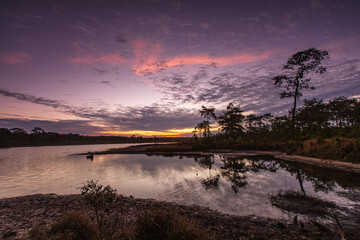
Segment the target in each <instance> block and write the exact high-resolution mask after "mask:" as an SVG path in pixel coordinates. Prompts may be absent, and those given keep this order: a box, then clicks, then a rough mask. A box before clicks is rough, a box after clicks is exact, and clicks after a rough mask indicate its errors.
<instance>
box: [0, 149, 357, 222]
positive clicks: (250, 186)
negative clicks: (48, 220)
mask: <svg viewBox="0 0 360 240" xmlns="http://www.w3.org/2000/svg"><path fill="white" fill-rule="evenodd" d="M130 145H134V144H104V145H75V146H74V145H72V146H46V147H21V148H7V149H0V183H1V185H0V198H7V197H15V196H22V195H30V194H37V193H56V194H71V193H80V191H79V189H78V188H79V187H80V186H82V185H83V184H84V183H86V181H88V180H91V179H93V180H98V181H99V183H100V184H103V185H108V184H109V185H110V186H111V187H113V188H115V189H116V190H117V191H118V193H120V194H123V195H126V196H129V195H132V196H134V197H137V198H154V199H157V200H165V201H173V202H176V203H180V204H186V205H191V204H197V205H201V206H205V207H209V208H210V209H213V210H217V211H219V212H223V213H229V214H237V215H246V214H255V215H258V216H264V217H273V218H283V217H285V216H286V215H287V213H284V212H282V211H281V210H279V209H278V208H276V207H273V206H272V205H271V204H270V201H269V195H272V194H276V193H278V192H279V191H284V190H297V191H305V192H306V193H307V194H310V195H314V196H319V197H321V198H324V199H329V200H331V201H333V202H335V203H336V204H338V205H339V206H345V207H351V206H352V205H354V204H357V203H356V202H353V201H351V200H349V199H347V198H345V197H343V195H342V194H339V193H343V192H347V191H359V186H360V178H359V176H358V175H354V174H352V173H344V172H339V171H334V170H326V169H323V168H317V167H314V166H309V165H299V164H297V163H292V162H282V161H277V160H274V159H272V158H270V157H266V156H263V157H256V158H255V157H247V158H243V157H242V158H225V157H221V156H219V155H209V156H147V155H145V154H113V155H95V156H94V160H93V161H91V160H88V159H86V157H85V156H84V155H76V154H78V153H84V152H88V151H102V150H106V149H109V148H115V147H126V146H130Z"/></svg>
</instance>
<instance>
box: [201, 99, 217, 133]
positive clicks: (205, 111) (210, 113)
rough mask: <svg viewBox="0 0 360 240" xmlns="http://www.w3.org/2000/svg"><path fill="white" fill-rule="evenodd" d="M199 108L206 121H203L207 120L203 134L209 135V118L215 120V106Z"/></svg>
mask: <svg viewBox="0 0 360 240" xmlns="http://www.w3.org/2000/svg"><path fill="white" fill-rule="evenodd" d="M201 108H202V109H201V110H199V112H200V114H201V116H203V117H204V118H205V119H206V121H204V122H207V123H208V124H209V125H208V127H207V129H206V132H205V133H204V135H205V136H208V137H210V123H211V122H210V121H211V119H213V120H216V118H217V117H216V115H215V108H211V107H210V108H207V107H205V106H201Z"/></svg>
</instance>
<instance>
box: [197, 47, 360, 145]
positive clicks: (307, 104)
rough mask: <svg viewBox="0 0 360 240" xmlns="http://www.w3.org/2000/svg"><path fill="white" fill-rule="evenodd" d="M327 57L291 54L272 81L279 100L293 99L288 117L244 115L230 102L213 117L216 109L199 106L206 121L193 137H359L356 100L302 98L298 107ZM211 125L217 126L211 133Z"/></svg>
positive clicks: (315, 52) (309, 52) (319, 53)
mask: <svg viewBox="0 0 360 240" xmlns="http://www.w3.org/2000/svg"><path fill="white" fill-rule="evenodd" d="M326 58H329V54H328V52H327V51H321V50H317V49H315V48H310V49H308V50H305V51H301V52H298V53H295V54H294V55H292V56H291V57H290V58H289V59H288V61H287V63H286V64H285V65H284V66H283V70H285V73H283V74H280V75H277V76H275V77H274V78H272V81H273V84H274V86H275V87H277V88H283V89H284V91H283V92H281V93H280V98H281V99H283V98H292V99H293V107H292V108H291V109H290V110H289V111H288V114H287V115H283V116H274V115H272V114H271V113H266V114H262V115H255V114H250V115H247V116H245V115H244V114H243V112H244V111H243V110H242V109H241V108H240V106H236V105H234V104H233V103H229V104H228V105H227V107H226V110H225V111H223V112H222V113H220V114H218V115H216V113H215V108H213V107H205V106H202V109H200V110H199V112H200V114H201V116H203V117H204V118H205V120H204V121H202V122H200V123H199V124H197V125H196V126H195V129H194V131H193V137H194V138H195V139H199V138H202V139H203V142H211V141H210V140H211V138H217V139H219V138H225V139H228V140H231V141H232V142H234V141H238V142H242V141H243V140H245V141H257V140H259V141H262V142H264V141H288V140H292V141H295V140H306V139H311V138H317V137H324V138H330V137H339V136H343V137H350V138H351V137H355V138H359V137H360V131H359V130H360V104H359V101H358V100H357V99H355V98H352V99H349V98H347V97H344V96H341V97H337V98H334V99H332V100H330V101H329V102H324V101H323V100H322V99H318V98H312V99H305V100H304V104H303V105H302V106H301V107H298V102H299V100H300V98H301V97H302V95H303V91H304V90H313V89H315V87H313V86H311V84H310V80H311V79H310V77H309V75H310V74H311V73H312V74H323V73H325V72H326V68H325V67H323V66H322V65H321V64H322V61H323V60H324V59H326ZM211 126H216V127H218V130H219V131H217V133H216V134H212V133H211V131H210V129H211Z"/></svg>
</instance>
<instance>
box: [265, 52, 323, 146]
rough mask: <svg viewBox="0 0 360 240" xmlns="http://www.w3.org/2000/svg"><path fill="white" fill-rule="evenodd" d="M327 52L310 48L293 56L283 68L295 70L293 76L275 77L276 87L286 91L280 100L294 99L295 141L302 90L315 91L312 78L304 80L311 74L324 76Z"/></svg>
mask: <svg viewBox="0 0 360 240" xmlns="http://www.w3.org/2000/svg"><path fill="white" fill-rule="evenodd" d="M328 55H329V54H328V52H327V51H321V50H317V49H316V48H310V49H308V50H305V51H301V52H298V53H295V54H294V55H292V56H291V57H290V58H289V59H288V61H287V63H286V65H284V66H283V69H284V70H295V73H293V74H292V75H290V76H289V75H285V74H281V75H278V76H276V77H274V78H273V79H272V80H273V81H274V85H275V87H284V88H285V89H286V91H284V92H282V93H280V98H294V105H293V108H292V112H291V113H292V132H291V137H292V139H293V140H294V139H295V113H296V104H297V101H298V100H299V99H300V97H301V96H302V92H301V90H302V89H310V90H313V89H315V88H314V87H311V86H310V85H309V82H310V78H304V76H305V75H306V74H308V73H309V72H315V73H319V74H322V73H324V72H325V71H326V68H325V67H322V66H320V64H321V61H322V60H323V59H324V58H325V57H328Z"/></svg>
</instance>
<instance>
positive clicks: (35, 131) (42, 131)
mask: <svg viewBox="0 0 360 240" xmlns="http://www.w3.org/2000/svg"><path fill="white" fill-rule="evenodd" d="M31 133H32V134H44V133H45V131H44V129H42V128H40V127H34V129H33V130H31Z"/></svg>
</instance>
